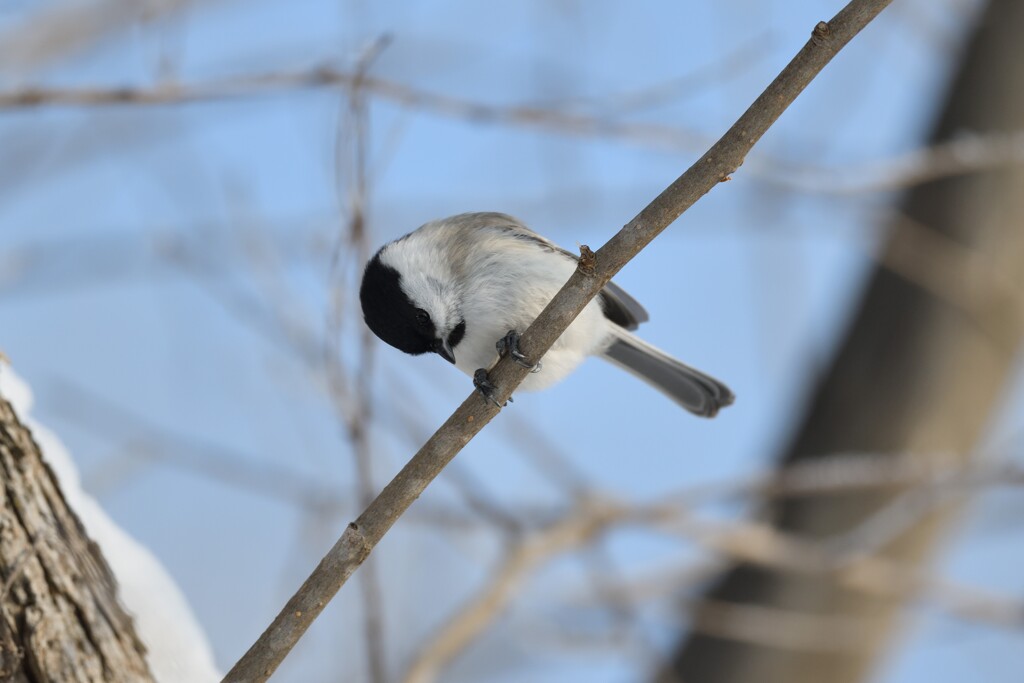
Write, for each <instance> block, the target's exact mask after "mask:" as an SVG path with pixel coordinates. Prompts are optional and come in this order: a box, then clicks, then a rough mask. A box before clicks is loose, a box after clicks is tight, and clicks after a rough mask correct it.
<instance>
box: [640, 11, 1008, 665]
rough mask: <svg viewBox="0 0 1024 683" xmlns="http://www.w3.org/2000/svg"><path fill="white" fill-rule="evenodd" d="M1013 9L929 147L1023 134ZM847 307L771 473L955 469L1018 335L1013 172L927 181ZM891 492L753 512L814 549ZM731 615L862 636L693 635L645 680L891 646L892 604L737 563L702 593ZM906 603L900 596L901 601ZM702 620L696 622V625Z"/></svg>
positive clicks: (906, 555)
mask: <svg viewBox="0 0 1024 683" xmlns="http://www.w3.org/2000/svg"><path fill="white" fill-rule="evenodd" d="M1022 30H1024V2H1021V0H992V1H991V2H990V3H989V4H988V6H987V7H986V9H985V10H984V11H983V12H982V14H981V16H980V19H979V22H978V24H977V26H976V28H975V30H974V33H973V35H972V37H971V39H970V40H969V42H968V44H967V45H966V47H965V49H964V52H963V56H962V60H961V62H960V64H959V67H958V68H957V73H956V75H955V77H954V78H953V80H952V83H951V85H950V87H949V89H948V91H947V95H946V99H945V103H944V106H943V110H942V113H941V115H940V117H939V120H938V122H937V125H936V126H935V129H934V131H933V134H932V140H934V141H936V142H939V141H946V140H949V139H950V138H951V137H953V136H956V135H957V134H961V133H965V132H968V133H999V132H1012V131H1017V130H1020V129H1021V128H1024V60H1021V59H1020V57H1021V43H1020V34H1021V31H1022ZM898 213H899V214H900V215H901V218H899V219H897V220H894V221H893V225H892V226H891V231H890V233H889V238H888V242H887V245H886V246H885V249H884V251H883V253H882V255H881V258H880V261H881V263H882V264H884V266H880V267H878V268H876V270H875V272H874V273H873V274H872V275H871V277H870V280H869V284H868V286H867V288H866V291H865V294H864V296H863V298H862V300H861V304H860V307H859V310H858V311H857V313H856V315H855V316H854V318H853V322H852V324H851V326H850V328H849V332H848V334H847V335H846V338H845V341H844V342H843V343H842V344H841V346H840V349H839V351H838V353H837V355H836V356H835V359H834V361H833V364H832V366H831V369H830V370H829V371H828V372H827V373H826V374H825V376H824V377H823V379H822V381H821V382H820V384H819V386H818V387H817V390H816V392H815V393H814V395H813V399H812V401H811V402H810V404H809V407H808V409H807V410H806V412H805V415H804V419H803V420H802V422H801V424H800V427H799V429H798V430H797V431H796V433H795V436H794V438H793V440H792V443H791V445H790V447H789V448H788V449H787V450H786V451H785V453H784V455H783V457H782V458H781V459H780V461H779V462H780V465H789V464H792V463H798V462H805V461H807V460H810V459H813V458H820V457H823V456H827V455H829V454H836V453H850V452H854V453H873V454H878V457H886V456H887V455H888V456H891V455H894V454H906V453H913V454H918V455H920V456H921V457H946V458H948V457H951V456H954V455H955V457H959V458H967V457H970V455H971V454H972V451H973V449H974V448H975V446H976V445H977V444H978V442H979V439H980V438H981V437H982V436H983V434H984V430H985V427H986V426H987V425H988V423H989V421H990V418H991V416H992V414H993V411H994V410H995V408H997V406H998V404H999V399H1000V397H1001V396H1002V394H1003V392H1004V390H1005V389H1006V385H1007V380H1008V379H1009V378H1010V377H1011V376H1012V372H1013V367H1014V362H1015V359H1016V357H1017V353H1018V350H1019V348H1020V347H1021V342H1022V334H1024V325H1022V314H1024V294H1022V293H1024V229H1022V226H1024V169H1022V168H1021V167H1020V166H1015V167H1012V168H1009V169H1005V170H999V171H988V172H980V173H976V174H972V175H968V176H962V177H956V178H947V179H943V180H936V181H933V182H930V183H928V184H925V185H921V186H919V187H917V188H915V189H913V190H911V191H910V192H909V193H908V194H907V195H906V196H905V197H904V198H903V201H902V203H901V207H900V211H899V212H898ZM897 493H898V492H895V491H889V492H885V493H880V494H875V495H836V494H830V495H827V496H824V495H821V496H817V497H803V498H799V499H797V498H790V499H783V500H780V501H777V502H776V503H774V504H772V505H771V506H770V507H768V508H767V514H768V515H769V518H770V519H772V520H773V521H774V523H775V524H776V525H777V526H778V527H779V528H780V529H782V530H784V531H786V532H789V533H793V534H799V535H802V536H804V537H807V538H810V539H824V538H828V537H832V536H835V535H837V534H842V533H843V532H845V531H848V530H850V529H853V528H855V527H856V526H857V525H858V524H860V523H862V522H863V521H865V520H866V519H867V518H868V517H869V516H870V515H872V514H873V513H875V512H877V511H878V510H879V509H880V508H881V506H883V505H884V504H886V503H887V502H889V501H891V500H892V499H893V496H894V495H896V494H897ZM942 520H943V516H942V515H938V514H934V515H932V516H930V517H927V518H926V519H925V520H923V521H922V522H921V523H919V524H917V525H916V526H914V527H913V528H912V529H911V530H909V531H907V532H906V533H903V534H900V535H898V536H897V537H896V539H895V540H894V541H892V542H891V543H889V544H888V545H887V546H886V547H885V548H884V550H883V552H884V554H885V555H886V556H887V557H890V558H894V559H897V560H899V561H901V562H906V563H920V562H922V561H924V560H925V559H926V558H927V556H928V552H929V550H930V549H932V547H933V546H934V545H935V543H936V541H937V540H938V539H939V538H940V536H941V532H942V530H943V524H942V523H941V522H942ZM706 597H707V598H708V599H709V600H710V601H711V603H712V604H721V603H723V602H724V603H739V604H746V605H753V606H763V607H769V608H775V609H780V610H787V611H790V612H794V613H800V614H805V615H812V616H821V617H838V618H848V617H853V618H856V619H860V620H864V621H867V623H869V624H877V628H873V629H870V630H871V631H872V633H873V634H874V635H873V637H871V638H867V639H864V641H863V642H858V643H844V644H842V645H843V647H837V648H835V649H834V650H832V649H830V650H829V651H823V650H821V649H818V650H814V649H810V648H808V649H805V650H802V649H795V648H792V647H790V648H782V647H781V646H778V645H775V646H770V645H768V644H766V643H760V644H755V643H753V642H741V641H740V639H738V638H736V639H733V638H728V637H726V636H725V634H722V633H717V634H716V635H711V634H710V632H709V633H707V634H705V633H701V619H702V612H701V610H699V609H698V610H697V611H696V613H695V614H694V629H693V633H692V634H690V635H689V636H688V638H687V639H684V641H683V642H682V643H681V644H680V646H679V649H678V650H677V652H676V654H675V656H674V658H673V659H672V661H671V662H670V663H669V664H668V665H667V666H666V667H665V669H664V670H663V671H662V672H660V674H659V675H658V676H657V680H658V681H659V682H660V683H675V682H682V681H687V682H690V683H692V682H694V681H700V682H701V683H725V682H728V683H740V682H753V681H757V682H758V683H783V682H785V683H801V682H805V681H806V682H813V683H819V682H820V681H829V682H830V683H847V682H849V683H852V682H853V681H858V680H862V679H863V678H864V677H865V676H866V675H867V674H868V673H869V672H870V670H871V668H872V665H873V664H874V663H875V662H876V661H877V660H878V658H879V655H880V654H881V653H882V652H883V650H884V646H885V644H886V642H887V641H889V640H891V635H892V630H893V629H892V626H893V625H894V622H895V617H896V616H897V615H898V613H899V609H900V604H897V603H895V602H891V601H886V600H881V599H878V598H869V597H866V596H865V595H863V594H860V593H856V592H852V591H850V590H848V589H843V588H841V587H840V586H839V585H838V584H837V583H836V582H835V581H833V580H830V579H829V578H827V577H825V578H821V579H816V578H807V577H806V576H799V577H798V576H794V575H792V574H786V573H781V572H777V571H771V570H767V569H761V568H757V567H754V566H751V565H748V564H737V565H734V566H733V567H732V568H730V569H729V570H728V571H727V572H726V573H725V574H724V575H723V576H722V577H721V578H720V579H719V580H718V582H717V583H716V584H715V585H714V586H713V587H712V588H711V589H710V590H709V591H708V593H707V595H706ZM908 597H910V596H908ZM706 616H708V617H709V619H710V618H711V616H710V614H709V615H706Z"/></svg>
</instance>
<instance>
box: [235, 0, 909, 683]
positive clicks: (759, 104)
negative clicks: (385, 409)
mask: <svg viewBox="0 0 1024 683" xmlns="http://www.w3.org/2000/svg"><path fill="white" fill-rule="evenodd" d="M890 2H891V0H853V1H852V2H850V3H849V4H848V5H847V6H846V7H844V8H843V9H842V10H841V11H840V12H839V14H837V15H836V16H835V18H833V19H832V21H830V22H827V23H826V22H819V23H818V25H817V26H816V27H815V28H814V32H813V34H812V36H811V39H810V40H809V41H808V42H807V44H806V45H804V47H803V48H802V49H801V50H800V52H798V53H797V55H796V56H795V57H794V58H793V60H792V61H791V62H790V63H789V64H788V65H787V66H786V68H785V69H783V71H782V73H780V74H779V75H778V77H776V79H775V80H774V81H773V82H772V83H771V85H769V86H768V88H767V89H766V90H765V91H764V92H763V93H762V94H761V95H760V97H758V98H757V99H756V100H755V101H754V103H753V104H752V105H751V106H750V108H748V109H747V111H746V112H744V113H743V115H742V116H741V117H740V118H739V120H738V121H737V122H736V123H735V124H733V126H732V127H731V128H730V129H729V130H728V131H727V132H726V134H725V135H724V136H722V138H721V139H720V140H719V141H718V142H716V143H715V144H714V145H713V146H712V147H711V149H709V150H708V151H707V153H705V154H704V156H702V157H701V158H700V159H699V160H698V161H697V162H696V163H695V164H694V165H693V166H691V167H690V168H689V169H687V171H686V172H685V173H683V175H681V176H680V177H679V178H678V179H677V180H676V181H675V182H673V183H672V184H671V185H669V187H668V188H667V189H666V190H665V191H664V192H662V193H661V194H660V195H658V197H657V198H655V200H654V201H653V202H651V203H650V204H649V205H648V206H647V207H646V208H645V209H644V210H643V211H641V212H640V213H639V215H637V216H636V217H635V218H634V219H633V220H632V221H630V222H629V223H628V224H626V226H625V227H623V228H622V230H620V231H619V232H618V233H617V234H616V235H615V236H614V237H612V239H611V240H609V241H608V243H607V244H605V246H603V247H601V249H599V250H598V251H597V253H596V254H595V253H593V252H591V251H590V249H588V248H585V249H583V250H582V251H583V258H581V259H580V267H579V268H578V269H577V270H576V272H575V273H574V274H573V275H572V277H571V278H569V281H568V282H567V283H566V284H565V286H564V287H563V288H562V289H561V291H559V292H558V294H557V295H556V296H555V298H554V299H552V300H551V303H549V304H548V306H547V307H546V308H545V309H544V311H543V312H541V314H540V316H539V317H538V318H537V320H536V321H534V323H533V324H532V325H531V326H530V327H529V329H528V330H526V332H525V333H524V334H523V337H522V343H521V348H522V350H523V352H524V353H525V354H526V355H527V357H528V358H530V359H533V358H540V357H542V356H543V355H544V353H545V352H546V351H547V349H549V348H550V347H551V345H552V344H554V342H555V340H556V339H558V337H559V336H560V335H561V334H562V332H563V331H565V329H566V328H567V327H569V324H570V323H571V322H572V321H573V320H574V319H575V318H576V316H577V315H579V313H580V311H582V310H583V308H584V306H586V305H587V303H588V302H589V301H590V300H591V299H593V298H594V297H595V296H596V295H597V293H598V292H599V291H600V290H601V288H602V287H604V285H605V284H606V283H607V282H608V281H609V280H610V279H611V278H612V277H613V276H614V275H615V274H616V273H618V272H619V270H621V269H622V267H623V266H625V265H626V263H628V262H629V260H630V259H632V258H633V257H634V256H636V255H637V254H638V253H639V252H640V250H641V249H643V248H644V247H645V246H647V244H649V243H650V242H651V240H653V239H654V238H655V237H656V236H658V235H659V234H660V233H661V232H662V231H663V230H665V228H667V227H668V226H669V225H670V224H671V223H672V222H673V221H675V220H676V219H677V218H678V217H679V216H680V215H681V214H682V213H683V212H684V211H686V210H687V209H688V208H690V206H692V205H693V204H694V203H695V202H696V201H697V200H698V199H700V198H701V197H702V196H704V195H705V194H707V193H708V192H709V191H711V189H712V188H713V187H715V185H717V184H718V183H720V182H724V181H726V180H729V177H730V174H731V173H733V172H734V171H735V170H736V169H737V168H739V166H740V165H741V164H742V163H743V160H744V159H745V157H746V155H747V153H748V152H749V151H750V149H751V148H752V147H753V146H754V144H755V143H756V142H757V141H758V140H759V139H760V138H761V136H762V135H764V134H765V132H766V131H767V130H768V128H769V127H770V126H771V125H772V124H773V123H774V122H775V121H776V120H777V119H778V118H779V116H781V115H782V112H783V111H785V110H786V108H787V107H788V106H789V105H790V104H791V103H792V102H793V101H794V100H795V99H796V97H797V96H798V95H799V94H800V93H801V92H802V91H803V89H804V88H805V87H807V85H808V84H809V83H810V82H811V80H813V79H814V77H815V76H816V75H817V74H818V73H819V72H820V71H821V70H822V69H823V68H824V67H825V65H826V64H827V63H828V62H829V61H830V60H831V59H832V57H834V56H835V55H836V54H837V53H838V52H839V50H840V49H841V48H842V47H843V46H844V45H846V44H847V43H848V42H849V41H850V40H851V39H852V38H853V37H854V36H855V35H856V34H857V33H859V32H860V30H861V29H863V28H864V27H865V26H866V25H867V24H868V23H869V22H870V21H871V20H872V19H874V18H875V16H877V15H878V13H879V12H881V11H882V10H883V9H884V8H885V7H886V6H888V5H889V3H890ZM527 372H528V370H527V369H526V368H524V367H522V366H520V365H517V364H516V363H513V362H511V361H509V360H508V359H507V358H506V359H503V360H501V361H499V362H498V363H497V365H495V367H494V368H493V369H492V370H491V372H490V377H491V381H492V382H493V383H494V384H495V385H496V386H497V387H498V391H497V395H496V397H495V398H496V399H497V402H498V403H499V404H503V403H504V402H505V401H506V400H507V399H508V397H509V396H511V394H512V391H513V390H514V389H515V388H516V387H517V386H519V384H520V382H522V381H523V379H524V378H525V377H526V373H527ZM498 412H499V410H498V409H497V408H496V407H495V406H494V405H493V404H491V403H490V402H487V401H482V400H481V399H480V397H479V396H478V395H476V394H475V393H474V394H473V395H471V396H470V397H469V398H467V399H466V400H465V401H463V403H462V405H461V406H459V408H458V409H457V410H456V411H455V413H454V414H453V415H452V416H451V417H450V418H448V420H447V421H446V422H445V423H444V424H443V425H442V426H441V428H440V429H438V430H437V432H435V433H434V435H433V436H432V437H431V438H430V439H429V440H428V441H427V443H426V444H424V446H423V447H422V448H421V449H420V450H419V452H418V453H416V455H414V456H413V458H412V460H410V461H409V463H408V464H406V466H405V467H404V468H402V471H401V472H399V473H398V475H396V476H395V478H394V479H393V480H392V481H391V483H389V484H388V485H387V486H386V487H385V488H384V490H383V491H381V493H380V495H379V496H377V498H376V499H374V501H373V502H372V503H370V505H369V506H368V507H367V508H366V510H365V511H364V512H363V514H362V515H360V516H359V518H358V519H356V521H355V522H352V523H351V524H349V526H348V528H347V529H346V530H345V533H344V534H342V536H341V538H340V539H338V542H337V543H336V544H335V545H334V547H333V548H331V550H330V551H329V552H328V553H327V555H326V556H325V557H324V559H323V560H321V561H320V564H318V565H317V567H316V569H314V570H313V573H312V574H311V575H310V577H309V578H308V579H306V581H305V583H303V584H302V587H301V588H300V589H299V591H298V592H297V593H296V594H295V595H294V596H293V597H292V598H291V599H290V600H289V601H288V603H287V604H286V605H285V607H284V609H283V610H282V611H281V613H280V614H279V615H278V616H277V618H275V619H274V621H273V622H272V623H271V624H270V626H269V627H268V628H267V630H266V631H264V632H263V634H262V635H261V636H260V637H259V639H258V640H257V641H256V642H255V643H254V644H253V646H252V647H250V648H249V650H248V652H246V653H245V655H243V656H242V658H241V659H240V660H239V661H238V663H237V664H235V666H234V667H233V668H232V669H231V671H229V672H228V674H227V676H226V677H225V679H224V680H225V682H239V683H240V682H241V681H247V682H248V681H265V680H267V679H268V678H269V677H270V676H271V674H273V672H274V670H275V669H276V668H277V667H278V666H279V665H280V664H281V662H282V661H283V660H284V658H285V657H286V656H287V655H288V653H289V652H290V651H291V649H292V647H294V645H295V644H296V643H297V642H298V641H299V639H300V638H301V637H302V635H303V633H305V631H306V629H307V628H309V626H310V624H312V623H313V620H314V619H316V617H317V616H318V615H319V614H320V612H321V611H323V608H324V606H325V605H326V604H327V602H328V601H329V600H330V599H331V598H332V597H334V595H335V594H336V593H337V592H338V590H339V589H340V588H341V586H342V585H344V583H345V582H346V581H347V580H348V578H349V577H350V576H351V575H352V573H353V572H354V571H355V570H356V568H358V567H359V565H360V564H362V562H363V561H364V560H365V559H366V557H367V556H368V555H369V554H370V551H371V550H372V549H373V547H374V546H375V545H377V543H378V542H379V541H380V540H381V538H383V537H384V534H385V533H387V531H388V530H389V529H390V528H391V527H392V525H394V523H395V522H396V521H397V520H398V518H399V517H400V516H401V515H402V514H403V513H404V512H405V511H406V509H408V507H409V506H410V505H411V504H412V503H413V501H414V500H416V499H417V498H418V497H419V496H420V494H421V493H423V491H424V489H426V487H427V485H428V484H429V483H430V482H431V481H433V479H434V477H436V476H437V475H438V474H439V473H440V472H441V470H442V469H444V467H445V466H446V465H447V464H448V463H449V462H450V461H451V460H452V458H454V457H455V455H456V454H457V453H458V452H459V451H460V450H462V448H463V447H464V446H465V445H466V444H467V443H469V441H470V439H472V438H473V437H474V436H475V435H476V434H477V432H479V431H480V430H481V429H483V427H484V425H486V424H487V423H488V422H490V421H491V420H492V419H493V418H494V416H495V415H497V414H498Z"/></svg>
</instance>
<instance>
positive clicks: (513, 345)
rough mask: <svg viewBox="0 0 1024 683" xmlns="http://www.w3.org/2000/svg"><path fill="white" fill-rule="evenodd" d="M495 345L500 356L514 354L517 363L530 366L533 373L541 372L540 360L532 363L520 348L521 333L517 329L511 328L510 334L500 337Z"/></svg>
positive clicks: (513, 358)
mask: <svg viewBox="0 0 1024 683" xmlns="http://www.w3.org/2000/svg"><path fill="white" fill-rule="evenodd" d="M494 346H495V347H496V348H497V349H498V357H499V358H504V357H505V356H512V360H514V361H515V362H516V364H517V365H521V366H522V367H524V368H529V370H530V372H531V373H533V372H540V368H541V364H540V361H537V362H536V363H530V362H529V360H527V358H526V355H525V354H523V352H522V351H520V350H519V333H518V332H516V331H515V330H509V331H508V334H506V335H505V336H504V337H502V338H501V339H499V340H498V342H497V343H496V344H495V345H494Z"/></svg>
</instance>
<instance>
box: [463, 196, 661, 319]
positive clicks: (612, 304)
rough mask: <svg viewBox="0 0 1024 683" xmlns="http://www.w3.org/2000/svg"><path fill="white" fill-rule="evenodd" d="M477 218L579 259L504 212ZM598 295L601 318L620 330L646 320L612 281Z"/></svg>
mask: <svg viewBox="0 0 1024 683" xmlns="http://www.w3.org/2000/svg"><path fill="white" fill-rule="evenodd" d="M478 215H479V217H480V219H481V220H480V221H479V223H480V225H481V226H484V225H486V226H488V227H494V228H497V229H499V230H503V231H505V232H507V233H508V234H510V235H513V236H515V237H517V238H519V239H523V240H529V241H531V242H534V243H535V244H537V245H539V246H541V247H543V248H544V249H548V250H550V251H552V252H555V253H557V254H561V255H563V256H565V257H567V258H569V259H572V260H573V261H578V260H579V256H577V255H576V254H574V253H572V252H571V251H567V250H565V249H562V248H561V247H560V246H558V245H557V244H555V243H554V242H552V241H551V240H549V239H546V238H545V237H542V236H541V235H538V234H537V233H535V232H534V231H533V230H530V229H529V228H528V227H526V226H525V225H523V224H522V222H520V221H519V220H517V219H516V218H513V217H512V216H509V215H507V214H504V213H482V214H478ZM598 296H599V297H601V302H602V304H603V305H602V307H601V308H602V310H603V311H604V315H605V317H606V318H608V319H609V320H611V321H612V322H613V323H615V324H616V325H618V326H620V327H622V328H624V329H627V330H635V329H636V328H637V327H638V326H639V325H640V323H645V322H647V320H648V319H649V318H648V316H647V311H646V310H644V307H643V306H641V305H640V302H639V301H637V300H636V299H634V298H633V297H631V296H630V295H629V294H628V293H627V292H626V290H624V289H622V287H619V286H618V285H617V284H615V283H614V282H609V283H608V284H606V285H605V286H604V289H602V290H601V293H600V294H599V295H598Z"/></svg>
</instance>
